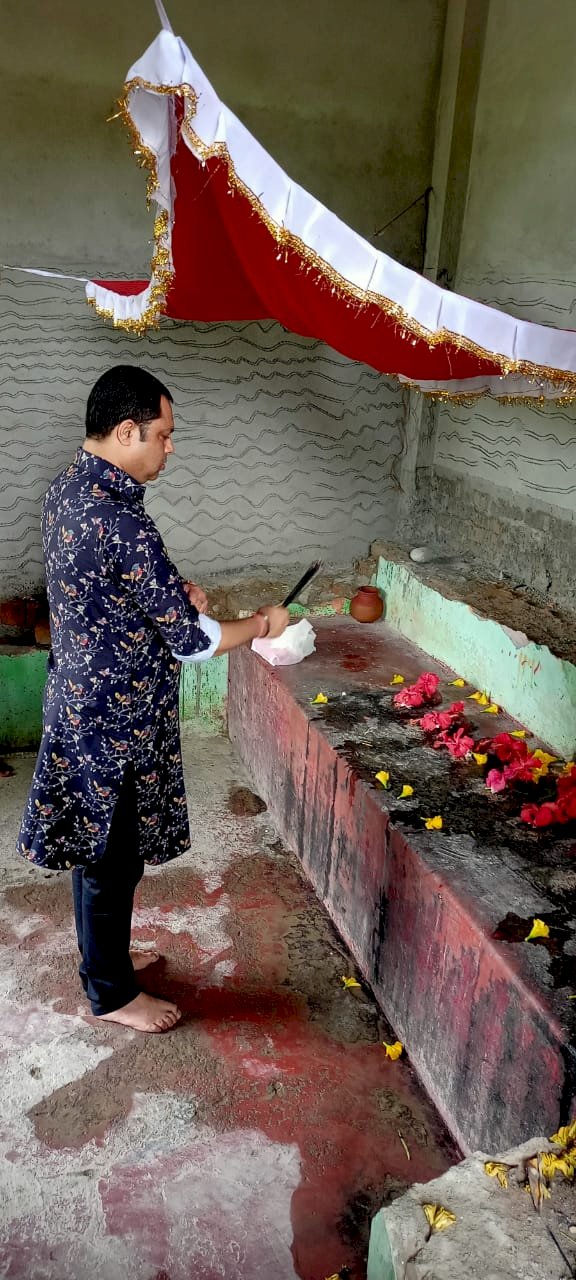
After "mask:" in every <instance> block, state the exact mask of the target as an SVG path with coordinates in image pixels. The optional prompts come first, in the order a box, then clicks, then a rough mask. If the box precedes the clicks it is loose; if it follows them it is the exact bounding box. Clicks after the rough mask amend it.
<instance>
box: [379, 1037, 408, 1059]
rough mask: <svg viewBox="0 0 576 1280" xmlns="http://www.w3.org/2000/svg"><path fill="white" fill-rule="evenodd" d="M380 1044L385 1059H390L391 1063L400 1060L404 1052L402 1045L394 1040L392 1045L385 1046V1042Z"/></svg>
mask: <svg viewBox="0 0 576 1280" xmlns="http://www.w3.org/2000/svg"><path fill="white" fill-rule="evenodd" d="M382 1044H383V1045H384V1048H385V1050H386V1057H387V1058H391V1060H392V1062H396V1059H397V1058H400V1057H401V1056H402V1053H403V1052H404V1045H403V1044H401V1043H400V1041H399V1040H396V1041H395V1042H394V1044H386V1041H385V1040H383V1041H382Z"/></svg>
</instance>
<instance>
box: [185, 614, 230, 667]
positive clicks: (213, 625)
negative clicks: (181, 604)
mask: <svg viewBox="0 0 576 1280" xmlns="http://www.w3.org/2000/svg"><path fill="white" fill-rule="evenodd" d="M198 623H199V626H200V630H201V631H203V632H204V635H205V636H208V639H209V641H210V647H209V648H208V649H202V650H201V652H200V653H175V654H174V657H175V658H177V659H178V662H207V661H208V658H213V657H214V654H215V653H216V650H217V648H218V645H219V644H220V641H221V639H222V627H221V626H220V623H219V622H217V621H216V619H215V618H208V617H207V615H206V614H205V613H199V614H198Z"/></svg>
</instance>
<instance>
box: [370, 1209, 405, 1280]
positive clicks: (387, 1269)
mask: <svg viewBox="0 0 576 1280" xmlns="http://www.w3.org/2000/svg"><path fill="white" fill-rule="evenodd" d="M399 1274H400V1273H398V1275H397V1273H396V1267H395V1266H394V1258H393V1256H392V1248H391V1245H390V1240H389V1239H388V1232H387V1230H386V1219H385V1217H384V1214H383V1213H382V1211H380V1213H377V1214H376V1216H375V1217H374V1218H373V1219H372V1226H371V1227H370V1247H369V1250H368V1271H367V1280H399Z"/></svg>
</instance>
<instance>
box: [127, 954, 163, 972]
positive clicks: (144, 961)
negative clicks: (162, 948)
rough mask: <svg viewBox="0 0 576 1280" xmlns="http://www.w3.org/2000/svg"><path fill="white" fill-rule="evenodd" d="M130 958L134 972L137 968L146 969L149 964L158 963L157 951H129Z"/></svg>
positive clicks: (158, 955)
mask: <svg viewBox="0 0 576 1280" xmlns="http://www.w3.org/2000/svg"><path fill="white" fill-rule="evenodd" d="M130 959H131V961H132V967H133V969H134V972H135V973H138V970H139V969H147V968H148V965H149V964H158V961H159V959H160V952H159V951H132V950H131V951H130Z"/></svg>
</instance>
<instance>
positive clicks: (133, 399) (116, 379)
mask: <svg viewBox="0 0 576 1280" xmlns="http://www.w3.org/2000/svg"><path fill="white" fill-rule="evenodd" d="M161 396H165V397H166V399H167V400H169V401H170V403H172V396H171V395H170V392H169V391H168V388H167V387H165V386H164V384H163V383H162V382H160V381H159V379H158V378H155V377H154V374H153V373H147V372H146V370H145V369H138V368H137V367H136V366H135V365H131V364H117V365H115V366H114V368H113V369H107V370H106V373H103V374H102V376H101V377H100V378H99V379H98V381H97V382H95V383H94V386H93V387H92V390H91V392H90V395H89V396H88V404H87V405H86V435H87V436H89V437H90V438H91V439H92V440H105V439H106V436H109V435H110V433H111V431H113V430H114V427H117V426H118V423H119V422H124V420H125V419H126V418H131V420H132V422H135V423H137V425H138V426H140V427H143V428H144V430H141V432H140V435H141V437H142V439H144V437H145V435H146V431H145V428H146V427H147V425H148V423H150V422H153V421H154V419H155V418H159V417H160V415H161V405H160V398H161Z"/></svg>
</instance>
